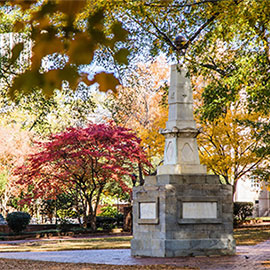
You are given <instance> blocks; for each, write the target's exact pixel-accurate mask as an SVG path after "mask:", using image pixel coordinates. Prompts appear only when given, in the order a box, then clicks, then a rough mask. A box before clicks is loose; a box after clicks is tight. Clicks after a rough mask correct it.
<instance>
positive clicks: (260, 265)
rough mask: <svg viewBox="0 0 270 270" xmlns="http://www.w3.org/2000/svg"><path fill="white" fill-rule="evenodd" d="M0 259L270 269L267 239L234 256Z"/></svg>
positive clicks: (87, 254)
mask: <svg viewBox="0 0 270 270" xmlns="http://www.w3.org/2000/svg"><path fill="white" fill-rule="evenodd" d="M0 258H9V259H29V260H40V261H55V262H68V263H71V262H72V263H93V264H113V265H153V264H166V265H175V266H182V267H190V268H196V269H200V270H225V269H226V270H227V269H228V270H229V269H230V270H231V269H237V270H244V269H245V270H257V269H258V270H260V269H270V240H269V241H266V242H263V243H261V244H258V245H256V246H239V247H237V254H236V255H235V256H210V257H184V258H133V257H131V256H130V250H129V249H114V250H113V249H108V250H75V251H57V252H56V251H51V252H9V253H0Z"/></svg>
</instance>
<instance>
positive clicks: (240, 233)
mask: <svg viewBox="0 0 270 270" xmlns="http://www.w3.org/2000/svg"><path fill="white" fill-rule="evenodd" d="M234 238H235V240H236V245H256V244H259V243H260V242H263V241H265V240H269V239H270V228H269V227H268V228H267V227H265V228H263V227H257V228H252V227H249V228H238V229H235V230H234Z"/></svg>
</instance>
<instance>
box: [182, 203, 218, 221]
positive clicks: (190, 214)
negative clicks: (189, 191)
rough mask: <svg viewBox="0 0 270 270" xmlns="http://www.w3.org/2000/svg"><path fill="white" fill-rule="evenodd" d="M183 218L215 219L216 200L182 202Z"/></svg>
mask: <svg viewBox="0 0 270 270" xmlns="http://www.w3.org/2000/svg"><path fill="white" fill-rule="evenodd" d="M182 210H183V213H182V218H183V219H212V218H214V219H216V218H217V202H183V206H182Z"/></svg>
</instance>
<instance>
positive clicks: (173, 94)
mask: <svg viewBox="0 0 270 270" xmlns="http://www.w3.org/2000/svg"><path fill="white" fill-rule="evenodd" d="M168 99H169V117H168V121H167V124H166V129H164V130H162V131H161V133H162V134H163V135H164V136H165V149H164V164H163V165H162V166H160V167H158V170H157V175H156V176H148V177H146V179H145V184H144V185H143V186H139V187H135V188H133V239H132V241H131V255H132V256H150V257H178V256H197V255H231V254H234V253H235V242H234V239H233V215H232V205H233V204H232V187H231V186H230V185H222V184H220V182H219V177H218V176H216V175H207V174H206V168H205V167H204V166H202V165H201V164H200V160H199V154H198V146H197V141H196V137H197V135H198V130H197V129H196V125H195V121H194V118H193V110H192V107H193V99H192V89H191V83H190V79H189V78H188V77H187V72H186V71H185V69H182V70H178V68H177V66H176V65H173V66H172V67H171V85H170V89H169V97H168Z"/></svg>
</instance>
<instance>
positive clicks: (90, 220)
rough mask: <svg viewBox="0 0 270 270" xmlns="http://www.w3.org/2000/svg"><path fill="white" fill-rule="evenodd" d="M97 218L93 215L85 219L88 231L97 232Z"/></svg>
mask: <svg viewBox="0 0 270 270" xmlns="http://www.w3.org/2000/svg"><path fill="white" fill-rule="evenodd" d="M96 222H97V218H96V216H95V215H89V216H88V219H87V225H88V226H89V227H90V229H91V230H92V231H93V232H95V231H96V230H97V224H96Z"/></svg>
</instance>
